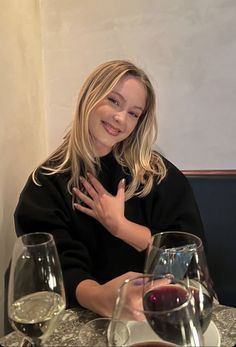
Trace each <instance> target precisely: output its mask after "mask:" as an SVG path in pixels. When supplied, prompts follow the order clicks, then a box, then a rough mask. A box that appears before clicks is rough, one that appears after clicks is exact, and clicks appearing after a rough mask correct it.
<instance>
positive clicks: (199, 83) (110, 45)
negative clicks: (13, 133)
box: [41, 0, 236, 169]
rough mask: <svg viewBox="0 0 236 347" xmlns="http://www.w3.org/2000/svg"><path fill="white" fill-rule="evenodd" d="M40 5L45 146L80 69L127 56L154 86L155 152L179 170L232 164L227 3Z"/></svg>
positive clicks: (233, 12) (67, 107) (65, 112)
mask: <svg viewBox="0 0 236 347" xmlns="http://www.w3.org/2000/svg"><path fill="white" fill-rule="evenodd" d="M41 3H42V23H43V25H42V28H43V47H44V57H45V83H46V84H45V87H46V89H45V90H46V110H47V122H48V123H47V128H48V134H49V146H50V148H54V147H55V146H56V145H57V144H58V143H59V142H60V139H61V137H62V135H63V131H64V128H65V127H66V126H67V125H69V123H70V120H71V117H72V114H73V112H74V106H75V99H76V96H77V93H78V90H79V87H80V85H81V82H82V80H83V79H84V78H85V76H86V75H87V73H89V72H90V71H91V69H93V68H94V67H95V66H96V65H97V64H99V63H101V62H104V61H106V60H109V59H116V58H127V59H131V60H133V61H134V62H135V63H137V64H139V65H141V66H142V67H143V68H144V69H145V70H147V72H148V73H149V74H150V75H151V76H152V79H153V83H154V85H155V87H156V89H157V94H158V119H159V146H160V148H161V150H162V152H163V153H164V154H165V155H166V156H167V157H168V158H170V159H171V160H172V161H173V162H174V163H175V164H177V165H178V166H179V167H180V168H183V169H194V168H202V169H218V168H236V148H235V147H236V146H235V145H236V139H235V133H236V120H235V109H236V98H235V95H236V74H235V71H236V25H235V22H236V1H234V0H198V1H195V0H120V1H116V0H100V1H96V0H86V1H78V0H50V1H48V0H42V1H41Z"/></svg>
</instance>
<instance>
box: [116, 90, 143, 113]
mask: <svg viewBox="0 0 236 347" xmlns="http://www.w3.org/2000/svg"><path fill="white" fill-rule="evenodd" d="M111 93H112V94H116V95H118V96H119V97H120V98H121V99H122V100H124V101H126V99H125V98H124V96H123V95H121V94H120V93H119V92H116V91H115V90H112V91H111ZM133 108H137V109H139V110H140V111H142V112H143V108H142V107H140V106H133Z"/></svg>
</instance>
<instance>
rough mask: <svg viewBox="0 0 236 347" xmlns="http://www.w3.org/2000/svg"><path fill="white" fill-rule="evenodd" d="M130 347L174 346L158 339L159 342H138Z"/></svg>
mask: <svg viewBox="0 0 236 347" xmlns="http://www.w3.org/2000/svg"><path fill="white" fill-rule="evenodd" d="M130 347H173V345H171V344H169V343H165V342H162V341H157V342H138V343H135V344H134V345H131V346H130Z"/></svg>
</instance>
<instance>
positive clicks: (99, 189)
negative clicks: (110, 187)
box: [87, 172, 107, 194]
mask: <svg viewBox="0 0 236 347" xmlns="http://www.w3.org/2000/svg"><path fill="white" fill-rule="evenodd" d="M87 175H88V178H89V181H90V182H91V183H92V185H93V187H94V188H95V190H96V192H97V193H98V194H104V193H107V191H106V189H105V188H104V187H103V185H102V184H101V183H100V182H99V181H98V179H97V178H96V177H94V176H93V175H92V174H91V173H89V172H88V173H87Z"/></svg>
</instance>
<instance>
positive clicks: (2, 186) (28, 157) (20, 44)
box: [0, 0, 46, 336]
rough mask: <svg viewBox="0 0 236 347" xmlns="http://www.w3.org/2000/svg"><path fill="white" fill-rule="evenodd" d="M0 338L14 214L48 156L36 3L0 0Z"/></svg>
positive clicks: (35, 0) (23, 0)
mask: <svg viewBox="0 0 236 347" xmlns="http://www.w3.org/2000/svg"><path fill="white" fill-rule="evenodd" d="M0 37H1V54H0V76H1V78H0V86H1V98H0V99H1V105H0V109H1V115H0V122H1V124H0V156H1V170H0V196H1V199H0V308H1V310H0V336H1V335H2V333H3V323H2V318H3V317H2V316H3V277H4V271H5V268H6V266H7V264H8V262H9V258H10V256H11V252H12V246H13V242H14V239H15V234H14V225H13V211H14V209H15V206H16V203H17V200H18V197H19V193H20V191H21V189H22V187H23V184H24V183H25V181H26V178H27V176H28V175H29V173H30V171H31V170H32V169H33V168H34V167H35V166H36V165H37V164H38V162H39V161H41V160H42V159H43V158H44V156H45V153H46V143H45V127H44V114H43V112H42V105H43V100H42V59H41V56H42V48H41V34H40V13H39V3H38V0H21V1H18V0H1V17H0Z"/></svg>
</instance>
